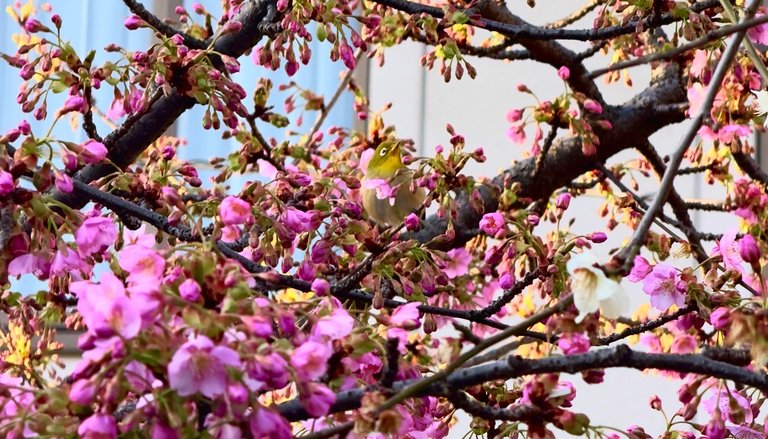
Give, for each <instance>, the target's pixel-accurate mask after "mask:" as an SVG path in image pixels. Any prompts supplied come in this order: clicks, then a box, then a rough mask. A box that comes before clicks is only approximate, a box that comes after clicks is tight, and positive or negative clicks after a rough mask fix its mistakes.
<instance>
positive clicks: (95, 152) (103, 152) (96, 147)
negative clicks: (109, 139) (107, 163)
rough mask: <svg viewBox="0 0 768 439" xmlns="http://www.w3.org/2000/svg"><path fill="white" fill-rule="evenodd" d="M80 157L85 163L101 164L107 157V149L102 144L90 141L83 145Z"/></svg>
mask: <svg viewBox="0 0 768 439" xmlns="http://www.w3.org/2000/svg"><path fill="white" fill-rule="evenodd" d="M80 155H81V157H82V159H83V161H84V162H85V163H88V164H91V163H99V162H101V161H102V160H104V157H106V156H107V147H106V146H104V144H103V143H101V142H97V141H95V140H89V141H87V142H85V144H84V145H83V150H82V152H81V154H80Z"/></svg>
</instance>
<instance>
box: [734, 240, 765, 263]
mask: <svg viewBox="0 0 768 439" xmlns="http://www.w3.org/2000/svg"><path fill="white" fill-rule="evenodd" d="M739 254H740V255H741V258H742V259H744V260H745V261H746V262H749V263H750V264H752V265H755V264H758V263H759V262H760V249H759V248H758V246H757V241H755V238H753V237H752V235H749V234H746V235H744V237H743V238H741V240H739Z"/></svg>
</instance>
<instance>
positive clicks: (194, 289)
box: [179, 279, 201, 302]
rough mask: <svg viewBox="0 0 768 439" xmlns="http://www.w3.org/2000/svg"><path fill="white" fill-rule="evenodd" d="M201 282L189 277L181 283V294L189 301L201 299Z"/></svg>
mask: <svg viewBox="0 0 768 439" xmlns="http://www.w3.org/2000/svg"><path fill="white" fill-rule="evenodd" d="M200 291H201V290H200V284H198V283H197V282H196V281H195V280H194V279H187V280H185V281H184V282H182V283H181V285H179V296H181V298H182V299H184V300H187V301H189V302H197V301H198V300H199V299H200Z"/></svg>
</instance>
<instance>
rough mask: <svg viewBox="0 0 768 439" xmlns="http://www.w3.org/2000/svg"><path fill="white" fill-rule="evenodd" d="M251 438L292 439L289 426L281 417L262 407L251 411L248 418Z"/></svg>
mask: <svg viewBox="0 0 768 439" xmlns="http://www.w3.org/2000/svg"><path fill="white" fill-rule="evenodd" d="M248 426H249V427H250V430H251V434H252V435H253V437H260V438H270V439H292V438H293V433H292V432H291V426H290V425H289V424H288V422H287V421H286V420H285V419H283V417H282V416H280V415H278V414H277V413H275V412H273V411H272V410H269V409H267V408H264V407H260V408H258V409H256V410H254V411H253V413H252V414H251V416H250V417H249V418H248Z"/></svg>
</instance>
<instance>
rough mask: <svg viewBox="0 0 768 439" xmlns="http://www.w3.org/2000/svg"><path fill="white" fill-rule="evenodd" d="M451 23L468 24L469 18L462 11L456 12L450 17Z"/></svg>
mask: <svg viewBox="0 0 768 439" xmlns="http://www.w3.org/2000/svg"><path fill="white" fill-rule="evenodd" d="M451 21H452V22H454V23H456V24H464V23H467V22H469V17H468V16H467V14H465V13H464V12H463V11H456V12H454V13H453V15H451Z"/></svg>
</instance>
